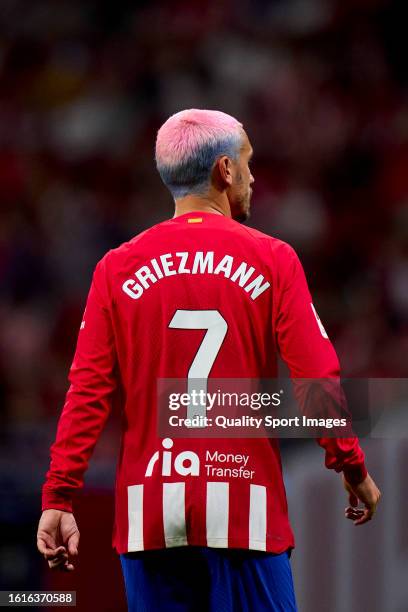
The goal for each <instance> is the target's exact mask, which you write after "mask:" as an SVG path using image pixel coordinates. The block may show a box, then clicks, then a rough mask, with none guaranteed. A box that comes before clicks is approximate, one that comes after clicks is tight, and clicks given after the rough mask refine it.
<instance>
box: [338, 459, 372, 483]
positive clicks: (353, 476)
mask: <svg viewBox="0 0 408 612" xmlns="http://www.w3.org/2000/svg"><path fill="white" fill-rule="evenodd" d="M367 474H368V472H367V468H366V466H365V464H364V463H362V464H359V465H347V466H344V468H343V475H344V478H345V480H346V482H348V484H350V485H352V486H355V485H359V484H360V483H362V482H363V480H365V479H366V478H367Z"/></svg>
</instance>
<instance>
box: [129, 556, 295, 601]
mask: <svg viewBox="0 0 408 612" xmlns="http://www.w3.org/2000/svg"><path fill="white" fill-rule="evenodd" d="M120 561H121V564H122V570H123V577H124V580H125V587H126V596H127V600H128V609H129V612H152V611H153V612H156V611H157V612H187V611H191V612H193V611H194V612H204V611H205V612H210V611H211V612H256V611H257V610H259V611H265V612H266V611H268V610H269V611H273V612H278V611H279V612H296V609H297V608H296V602H295V593H294V589H293V580H292V571H291V567H290V562H289V555H288V553H287V552H284V553H282V554H280V555H274V554H272V553H265V552H258V551H254V550H242V549H228V548H207V547H204V546H203V547H201V546H182V547H178V548H167V549H163V550H149V551H142V552H136V553H126V554H122V555H120Z"/></svg>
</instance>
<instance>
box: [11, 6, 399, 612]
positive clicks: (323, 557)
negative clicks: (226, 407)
mask: <svg viewBox="0 0 408 612" xmlns="http://www.w3.org/2000/svg"><path fill="white" fill-rule="evenodd" d="M404 8H405V7H404V2H403V1H402V0H400V1H394V2H391V1H387V0H269V1H268V0H253V1H252V2H250V1H249V0H246V1H245V0H235V1H231V0H225V1H223V2H205V1H199V0H197V1H194V0H190V1H189V2H187V1H186V0H179V1H173V2H165V1H151V2H147V1H145V2H143V1H140V2H130V1H129V0H128V1H122V2H111V1H107V0H105V1H103V0H100V1H98V2H96V1H95V0H89V1H85V0H82V1H78V0H52V1H51V0H30V1H29V2H27V1H23V0H2V2H1V6H0V343H1V354H0V406H1V408H0V491H1V503H0V589H3V590H4V589H14V590H16V589H25V590H28V589H35V590H39V589H44V588H61V589H72V590H75V589H76V590H77V599H78V605H77V609H78V610H81V611H82V610H84V611H85V610H89V609H91V608H96V609H98V610H99V611H100V612H108V611H113V610H115V611H118V610H124V609H125V605H124V597H123V592H122V591H123V588H122V578H121V574H120V570H119V563H118V560H117V559H116V558H115V554H114V553H113V552H111V550H110V535H111V534H110V531H111V521H112V511H113V497H112V487H113V482H114V470H115V462H116V452H117V447H118V444H119V418H120V417H119V415H117V414H113V415H112V418H111V419H110V421H109V425H108V427H107V429H106V431H105V432H104V434H103V437H102V439H101V440H100V443H99V445H98V448H97V450H96V452H95V455H94V457H93V460H92V464H91V468H90V470H89V472H88V475H87V478H86V494H85V495H83V497H82V498H81V502H80V503H79V504H78V508H77V512H76V516H77V519H78V522H79V527H80V530H81V534H82V541H81V558H80V561H79V563H78V569H77V571H76V572H75V575H70V576H65V575H63V576H53V575H51V574H50V572H49V571H48V568H47V566H46V565H45V562H44V560H43V559H42V558H41V557H40V556H39V554H38V553H37V552H36V544H35V535H36V527H37V521H38V518H39V515H40V488H41V484H42V480H43V477H44V474H45V470H46V469H47V463H48V448H49V444H50V442H51V440H52V439H53V436H54V433H55V425H56V420H57V418H58V414H59V411H60V409H61V407H62V404H63V401H64V396H65V392H66V390H67V388H68V382H67V373H68V368H69V365H70V363H71V360H72V357H73V352H74V348H75V342H76V336H77V333H78V329H79V324H80V320H81V316H82V312H83V308H84V303H85V298H86V294H87V291H88V288H89V284H90V281H91V276H92V271H93V268H94V266H95V264H96V262H97V261H98V260H99V259H100V258H101V257H102V256H103V255H104V253H105V252H106V251H107V250H108V249H110V248H114V247H116V246H118V245H119V244H120V243H121V242H123V241H126V240H128V239H129V238H130V237H132V236H133V235H135V234H137V233H139V232H140V231H141V230H143V229H145V228H147V227H148V226H150V225H152V224H154V223H157V222H159V221H161V220H163V219H165V218H168V217H169V216H171V215H172V204H173V203H172V201H171V199H170V197H169V194H168V193H167V191H166V189H165V188H164V186H163V185H162V184H161V182H160V180H159V177H158V175H157V173H156V170H155V166H154V159H153V148H154V140H155V134H156V130H157V129H158V127H159V126H160V125H161V123H162V122H163V121H164V120H165V119H166V118H167V117H168V116H169V115H170V114H172V113H173V112H176V111H178V110H181V109H183V108H189V107H198V108H216V109H220V110H223V111H225V112H228V113H230V114H233V115H235V116H236V117H237V118H239V119H240V120H241V121H242V122H243V123H244V126H245V128H246V130H247V132H248V134H249V136H250V139H251V141H252V144H253V146H254V149H255V157H254V165H253V174H254V176H255V185H254V195H253V206H252V210H253V213H252V217H251V221H250V224H251V225H253V226H254V227H257V228H258V229H260V230H262V231H265V232H267V233H269V234H272V235H274V236H277V237H279V238H281V239H283V240H286V241H287V242H289V243H290V244H292V246H294V247H295V249H296V250H297V251H298V253H299V255H300V257H301V260H302V262H303V264H304V267H305V270H306V274H307V276H308V279H309V284H310V287H311V290H312V293H313V296H314V302H315V304H316V307H317V309H318V312H319V313H320V315H321V317H322V319H323V322H324V325H325V327H326V329H327V330H328V332H329V335H330V337H331V338H332V340H333V342H334V345H335V348H336V350H337V352H338V354H339V357H340V360H341V363H342V367H343V374H344V375H345V376H348V377H384V378H397V377H406V376H407V373H408V359H407V354H408V315H407V313H408V98H407V85H408V70H407V57H408V45H407V40H408V39H407V36H406V22H405V18H404V14H405V13H404V10H403V9H404ZM363 447H364V448H365V449H366V450H367V454H368V467H369V469H370V470H372V471H373V475H375V476H376V479H377V480H378V484H379V486H380V488H381V489H382V490H383V493H384V499H383V503H382V508H381V509H380V511H379V513H378V517H376V520H375V521H374V522H373V523H372V524H370V525H368V526H366V527H364V528H362V529H361V530H360V529H359V530H358V533H356V532H355V531H353V529H354V528H353V526H352V525H351V524H348V523H347V524H346V522H345V521H344V520H343V508H344V505H345V498H344V496H343V494H342V492H341V490H340V487H339V483H338V482H337V479H336V477H335V476H334V475H333V474H332V473H328V472H326V471H325V470H324V468H323V455H322V452H321V451H320V450H319V449H318V448H317V447H316V448H315V447H314V446H313V443H312V442H309V443H308V444H306V443H304V444H302V445H301V446H300V447H299V445H297V444H296V442H294V441H293V443H290V444H287V445H285V463H286V464H287V472H286V474H287V477H286V480H287V486H288V497H289V505H290V509H291V514H292V518H293V520H294V529H295V535H296V536H297V542H298V548H297V550H296V551H295V552H294V554H293V565H294V573H295V582H296V586H297V591H298V599H299V606H300V610H302V612H328V611H330V612H343V611H345V610H348V611H349V612H354V611H357V610H370V612H385V611H386V612H406V611H407V610H408V590H407V583H406V582H407V581H406V575H407V568H408V527H407V524H408V523H407V520H406V517H407V515H408V494H407V491H406V472H404V469H405V466H406V465H407V460H408V444H407V441H406V439H403V438H401V439H400V440H398V441H394V440H365V441H364V442H363ZM404 573H405V579H404V578H403V576H404Z"/></svg>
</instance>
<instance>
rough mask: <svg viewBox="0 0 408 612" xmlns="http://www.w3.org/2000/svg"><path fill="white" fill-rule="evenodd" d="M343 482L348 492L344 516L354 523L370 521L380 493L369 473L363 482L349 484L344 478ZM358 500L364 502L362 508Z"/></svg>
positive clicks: (359, 523)
mask: <svg viewBox="0 0 408 612" xmlns="http://www.w3.org/2000/svg"><path fill="white" fill-rule="evenodd" d="M343 484H344V488H345V489H346V491H347V493H348V494H349V504H350V505H349V506H348V507H347V508H346V509H345V516H346V518H348V519H350V520H351V521H353V522H354V524H355V525H363V524H364V523H367V521H370V520H371V519H372V518H373V516H374V514H375V511H376V509H377V505H378V502H379V501H380V497H381V493H380V491H379V489H378V487H377V485H376V484H375V482H374V480H373V479H372V478H371V476H370V475H369V474H367V476H366V478H365V479H364V480H363V482H360V484H358V485H351V484H350V483H349V482H347V480H346V479H345V478H344V474H343ZM359 502H361V503H362V504H364V508H359V507H358V506H359Z"/></svg>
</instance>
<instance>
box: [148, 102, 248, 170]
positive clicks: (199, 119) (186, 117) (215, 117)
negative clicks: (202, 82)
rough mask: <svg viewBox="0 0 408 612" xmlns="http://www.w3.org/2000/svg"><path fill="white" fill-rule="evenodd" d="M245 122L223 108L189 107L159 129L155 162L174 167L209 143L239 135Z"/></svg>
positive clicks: (173, 116)
mask: <svg viewBox="0 0 408 612" xmlns="http://www.w3.org/2000/svg"><path fill="white" fill-rule="evenodd" d="M241 128H242V123H240V122H239V121H237V119H235V118H234V117H231V115H227V114H226V113H223V112H221V111H216V110H204V109H198V108H190V109H188V110H183V111H180V112H178V113H176V114H175V115H172V116H171V117H169V119H167V121H166V122H165V123H164V124H163V125H162V126H161V128H160V129H159V131H158V132H157V139H156V162H157V165H158V166H161V167H165V166H167V167H175V166H178V165H179V164H182V163H183V162H187V161H188V160H190V159H192V158H194V155H195V153H196V152H197V151H198V150H199V149H200V148H201V147H204V146H206V145H211V144H215V143H216V142H217V141H220V140H226V139H229V138H231V137H232V138H234V137H235V138H239V137H240V130H241Z"/></svg>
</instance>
